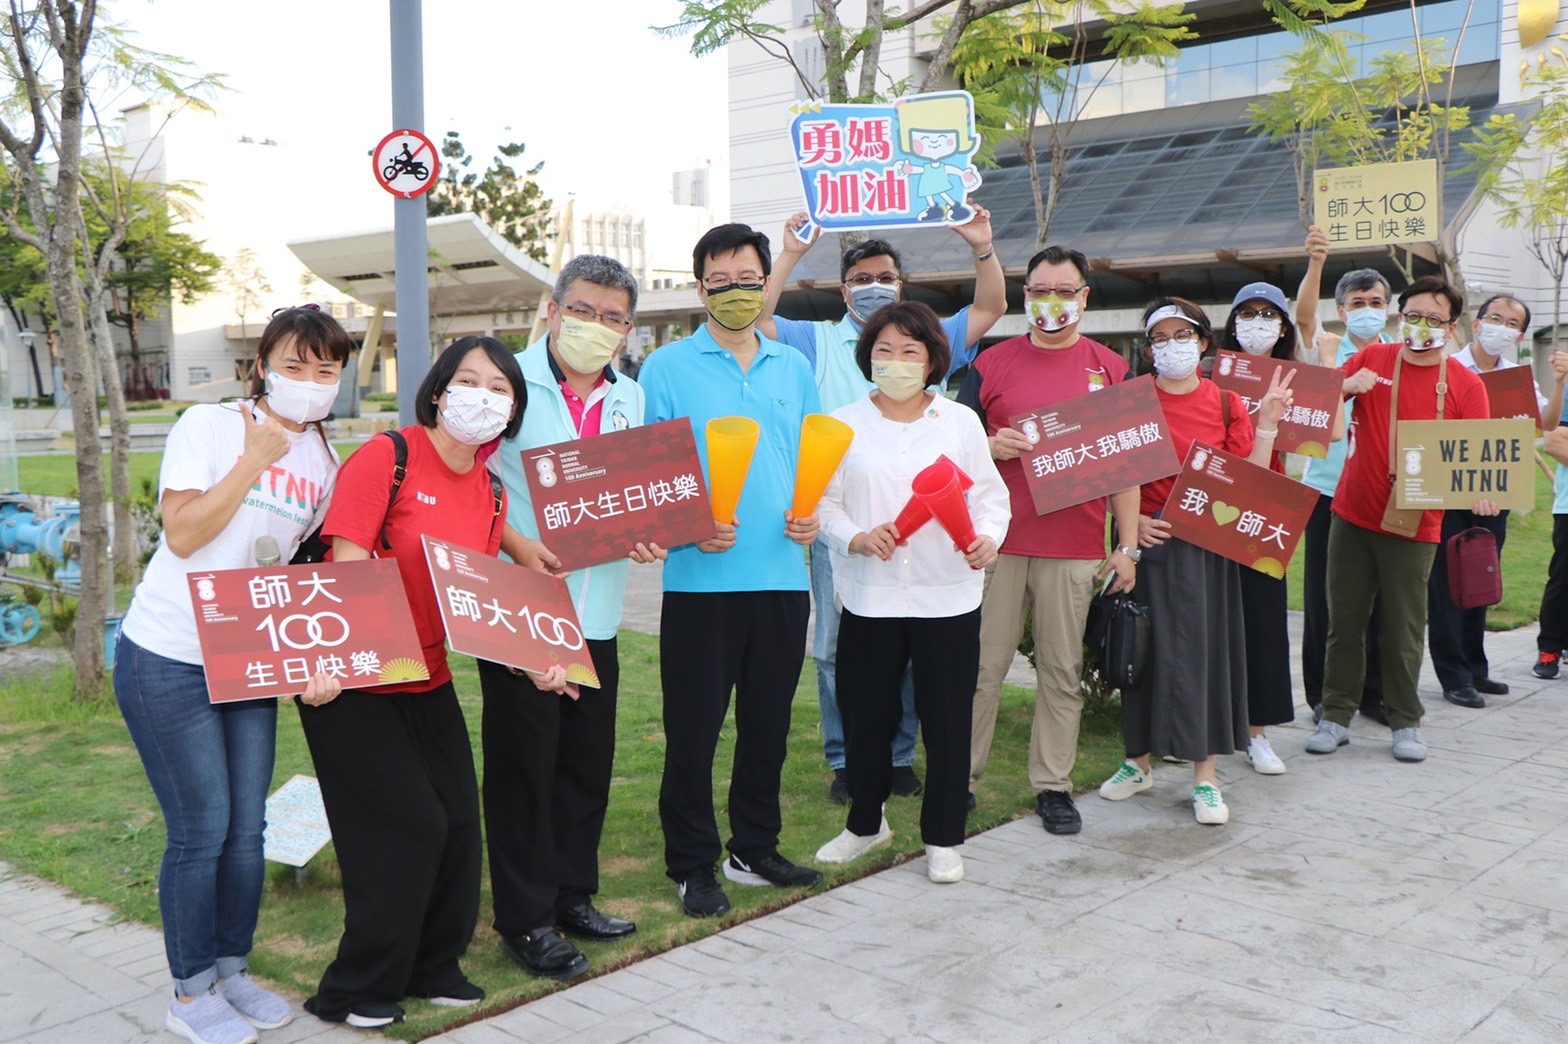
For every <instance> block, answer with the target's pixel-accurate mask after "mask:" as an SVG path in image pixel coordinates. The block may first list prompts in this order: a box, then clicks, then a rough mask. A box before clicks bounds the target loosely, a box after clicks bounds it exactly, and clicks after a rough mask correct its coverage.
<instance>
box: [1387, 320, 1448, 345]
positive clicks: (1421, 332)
mask: <svg viewBox="0 0 1568 1044" xmlns="http://www.w3.org/2000/svg"><path fill="white" fill-rule="evenodd" d="M1446 333H1447V331H1446V330H1444V329H1443V328H1442V327H1441V326H1426V325H1424V324H1420V323H1407V322H1401V323H1400V324H1399V336H1400V338H1401V339H1402V340H1403V341H1404V342H1405V347H1406V348H1409V349H1410V350H1411V351H1412V352H1426V351H1431V350H1432V349H1433V348H1441V347H1443V336H1444V335H1445V334H1446Z"/></svg>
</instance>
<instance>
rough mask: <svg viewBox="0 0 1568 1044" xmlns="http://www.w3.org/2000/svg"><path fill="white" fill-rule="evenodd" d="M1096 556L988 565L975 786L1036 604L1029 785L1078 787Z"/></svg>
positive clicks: (972, 771) (972, 757)
mask: <svg viewBox="0 0 1568 1044" xmlns="http://www.w3.org/2000/svg"><path fill="white" fill-rule="evenodd" d="M1099 567H1100V563H1099V562H1097V561H1083V560H1080V559H1063V558H1028V557H1025V556H1022V555H1002V556H1001V557H1000V558H998V559H997V560H996V564H995V565H994V566H992V567H991V568H990V569H988V570H987V571H986V576H985V595H984V596H983V598H982V599H981V602H980V678H979V681H978V683H977V685H976V687H975V706H974V718H973V724H972V725H971V727H970V734H969V737H970V739H969V790H970V792H971V793H973V792H974V789H975V784H976V783H977V782H978V781H979V779H980V776H981V774H982V773H983V772H984V771H985V766H986V762H987V761H989V760H990V758H991V737H992V735H993V734H994V733H995V731H996V712H997V708H998V706H999V705H1000V704H1001V699H1002V680H1003V679H1004V678H1006V677H1007V670H1008V668H1009V667H1011V666H1012V662H1013V654H1014V653H1015V652H1016V651H1017V649H1018V642H1019V640H1020V639H1021V638H1022V637H1023V633H1024V617H1025V616H1026V615H1027V614H1028V612H1029V610H1030V609H1031V608H1032V609H1033V610H1034V655H1035V673H1036V676H1037V681H1036V683H1035V699H1034V724H1033V727H1032V728H1031V729H1030V735H1029V785H1030V787H1031V788H1032V789H1033V790H1034V792H1035V793H1037V794H1038V793H1039V792H1040V791H1042V790H1060V791H1063V792H1068V793H1070V792H1071V791H1072V781H1071V776H1072V771H1073V762H1074V761H1075V760H1076V758H1077V756H1078V722H1079V719H1080V718H1081V716H1082V714H1083V692H1082V690H1081V689H1080V688H1079V683H1080V681H1081V679H1082V677H1083V628H1084V621H1085V620H1086V619H1087V617H1088V615H1089V601H1090V599H1092V598H1093V597H1094V590H1095V577H1094V574H1095V571H1096V570H1098V569H1099Z"/></svg>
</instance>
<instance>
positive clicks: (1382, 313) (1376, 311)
mask: <svg viewBox="0 0 1568 1044" xmlns="http://www.w3.org/2000/svg"><path fill="white" fill-rule="evenodd" d="M1387 325H1388V312H1387V311H1386V310H1384V309H1382V308H1352V309H1350V310H1349V311H1347V312H1346V313H1345V329H1347V330H1349V331H1350V334H1351V336H1352V337H1360V338H1363V339H1365V338H1368V337H1376V336H1377V335H1378V334H1380V333H1382V332H1383V327H1385V326H1387Z"/></svg>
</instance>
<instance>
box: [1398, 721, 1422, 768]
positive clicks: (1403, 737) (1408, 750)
mask: <svg viewBox="0 0 1568 1044" xmlns="http://www.w3.org/2000/svg"><path fill="white" fill-rule="evenodd" d="M1394 757H1395V758H1396V759H1397V760H1399V761H1425V760H1426V744H1425V743H1422V742H1421V730H1420V729H1415V728H1410V729H1395V730H1394Z"/></svg>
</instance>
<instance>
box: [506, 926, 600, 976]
mask: <svg viewBox="0 0 1568 1044" xmlns="http://www.w3.org/2000/svg"><path fill="white" fill-rule="evenodd" d="M501 949H502V950H504V951H505V952H506V955H507V956H508V957H510V958H512V960H514V961H516V962H517V966H518V967H519V968H521V969H523V971H525V972H527V973H528V974H530V975H537V976H539V978H541V979H556V980H558V981H562V982H564V981H565V980H567V979H575V978H577V976H579V975H581V974H582V973H583V972H585V971H587V970H588V958H586V957H584V956H583V955H582V951H581V950H579V949H578V948H577V947H575V946H573V945H572V944H571V943H569V942H567V941H566V940H565V939H563V938H562V937H561V933H560V932H558V931H556V930H555V929H554V928H535V929H534V930H533V931H531V932H529V933H528V934H527V935H513V936H510V937H508V936H505V935H503V936H502V937H501Z"/></svg>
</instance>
